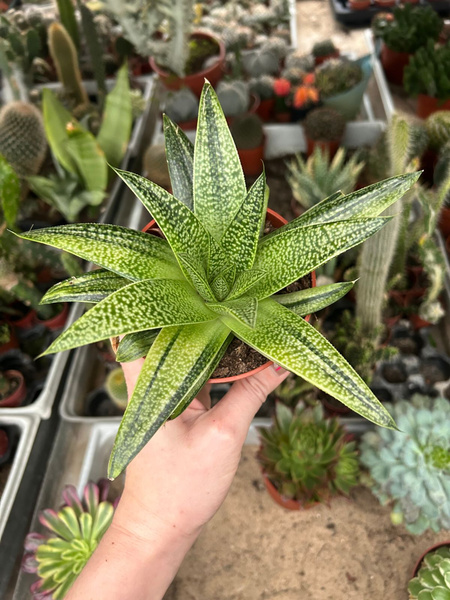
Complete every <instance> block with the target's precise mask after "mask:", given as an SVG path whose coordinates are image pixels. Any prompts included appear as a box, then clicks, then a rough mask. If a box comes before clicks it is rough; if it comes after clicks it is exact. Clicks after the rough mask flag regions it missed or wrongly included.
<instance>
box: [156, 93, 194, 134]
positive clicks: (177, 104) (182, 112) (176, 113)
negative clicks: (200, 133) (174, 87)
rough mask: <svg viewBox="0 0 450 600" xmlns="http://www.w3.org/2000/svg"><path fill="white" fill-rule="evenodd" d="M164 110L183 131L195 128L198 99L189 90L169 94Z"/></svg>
mask: <svg viewBox="0 0 450 600" xmlns="http://www.w3.org/2000/svg"><path fill="white" fill-rule="evenodd" d="M164 110H165V113H166V115H168V116H169V118H170V119H171V120H172V121H173V122H174V123H176V124H177V125H179V126H180V127H181V129H183V130H184V131H188V130H189V129H195V128H196V127H197V116H198V98H197V96H196V95H195V94H194V93H193V92H192V91H191V90H190V89H189V88H182V89H180V90H178V91H175V92H170V93H169V94H168V96H167V100H166V103H165V107H164Z"/></svg>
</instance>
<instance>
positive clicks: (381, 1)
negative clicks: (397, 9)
mask: <svg viewBox="0 0 450 600" xmlns="http://www.w3.org/2000/svg"><path fill="white" fill-rule="evenodd" d="M395 4H396V0H375V6H382V7H383V8H388V7H390V6H395Z"/></svg>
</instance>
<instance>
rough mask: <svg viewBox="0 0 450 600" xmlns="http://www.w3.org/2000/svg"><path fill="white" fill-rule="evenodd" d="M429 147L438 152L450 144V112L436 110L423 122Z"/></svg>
mask: <svg viewBox="0 0 450 600" xmlns="http://www.w3.org/2000/svg"><path fill="white" fill-rule="evenodd" d="M425 126H426V129H427V133H428V137H429V140H430V146H431V147H432V148H433V150H437V151H439V150H440V149H441V148H442V147H443V146H445V144H447V143H448V142H450V110H438V111H437V112H435V113H433V114H431V115H430V116H429V117H428V119H427V120H426V121H425Z"/></svg>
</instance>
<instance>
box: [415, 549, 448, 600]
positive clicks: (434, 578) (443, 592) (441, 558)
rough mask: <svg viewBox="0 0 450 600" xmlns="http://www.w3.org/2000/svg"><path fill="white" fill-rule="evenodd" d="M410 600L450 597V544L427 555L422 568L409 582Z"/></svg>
mask: <svg viewBox="0 0 450 600" xmlns="http://www.w3.org/2000/svg"><path fill="white" fill-rule="evenodd" d="M408 592H409V600H433V599H434V598H436V599H438V598H442V599H443V600H445V598H450V546H448V545H447V546H441V547H440V548H438V549H437V550H434V551H432V552H428V554H426V555H425V557H424V559H423V562H422V564H421V566H420V569H419V571H418V573H417V575H416V576H415V577H413V579H411V580H410V582H409V584H408Z"/></svg>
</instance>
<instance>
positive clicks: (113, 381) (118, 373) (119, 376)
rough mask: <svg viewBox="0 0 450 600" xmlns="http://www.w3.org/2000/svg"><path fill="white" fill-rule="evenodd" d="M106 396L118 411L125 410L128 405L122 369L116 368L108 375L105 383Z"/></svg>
mask: <svg viewBox="0 0 450 600" xmlns="http://www.w3.org/2000/svg"><path fill="white" fill-rule="evenodd" d="M105 387H106V391H107V392H108V396H109V397H110V398H111V400H112V401H113V402H114V404H115V405H116V406H118V407H119V408H120V409H122V410H125V409H126V407H127V403H128V392H127V384H126V383H125V376H124V374H123V371H122V368H121V367H118V368H117V369H113V370H112V371H110V372H109V373H108V376H107V378H106V382H105Z"/></svg>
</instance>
